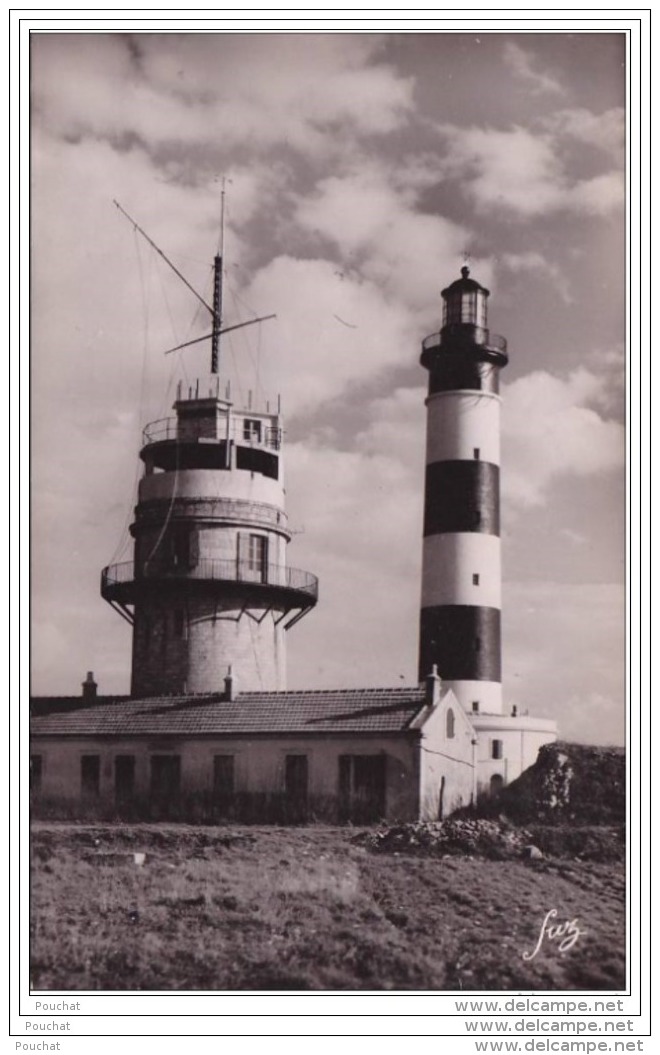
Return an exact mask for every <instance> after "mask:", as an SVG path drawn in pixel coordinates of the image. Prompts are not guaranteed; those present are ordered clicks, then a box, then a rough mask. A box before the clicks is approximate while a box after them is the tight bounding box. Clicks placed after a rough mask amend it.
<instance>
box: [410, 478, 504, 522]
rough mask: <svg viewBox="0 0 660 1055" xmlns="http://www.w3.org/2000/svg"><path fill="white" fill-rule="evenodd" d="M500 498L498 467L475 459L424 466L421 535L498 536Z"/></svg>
mask: <svg viewBox="0 0 660 1055" xmlns="http://www.w3.org/2000/svg"><path fill="white" fill-rule="evenodd" d="M499 496H500V470H499V466H497V465H493V464H492V463H491V462H484V461H476V460H474V461H451V462H432V463H431V464H430V465H427V466H426V484H425V498H424V535H425V536H426V535H440V534H442V533H444V532H449V531H452V532H455V531H480V532H483V533H484V534H487V535H499V533H500V499H499Z"/></svg>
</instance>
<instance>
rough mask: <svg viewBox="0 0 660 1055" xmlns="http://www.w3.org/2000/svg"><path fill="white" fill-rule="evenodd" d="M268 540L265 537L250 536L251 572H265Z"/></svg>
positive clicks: (249, 557)
mask: <svg viewBox="0 0 660 1055" xmlns="http://www.w3.org/2000/svg"><path fill="white" fill-rule="evenodd" d="M267 543H268V539H267V538H265V536H264V535H250V541H249V545H248V568H249V569H250V571H258V572H263V571H264V570H265V567H266V549H267Z"/></svg>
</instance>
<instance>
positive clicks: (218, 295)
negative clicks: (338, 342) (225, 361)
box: [113, 176, 277, 374]
mask: <svg viewBox="0 0 660 1055" xmlns="http://www.w3.org/2000/svg"><path fill="white" fill-rule="evenodd" d="M225 182H226V177H225V176H223V177H222V190H221V194H220V203H221V205H220V237H219V241H218V251H217V253H216V254H215V258H214V261H213V307H211V305H210V304H208V303H207V302H206V301H205V300H204V298H203V297H202V296H201V295H200V294H199V293H198V292H197V290H196V289H195V288H194V286H192V285H191V283H190V282H189V281H188V279H187V278H186V277H185V276H184V275H182V274H181V272H180V271H179V269H178V268H177V267H176V266H175V265H174V264H173V263H172V261H171V260H170V259H169V257H167V256H166V255H165V253H164V252H163V250H162V249H160V247H159V246H157V245H156V243H155V242H154V241H153V239H151V238H150V237H149V235H148V234H147V233H146V231H143V230H142V228H141V227H140V225H139V224H138V223H136V221H135V220H134V219H133V217H132V216H129V214H128V213H127V212H126V210H125V209H124V208H123V207H122V206H121V205H120V204H119V202H118V201H117V200H116V199H114V200H113V201H114V204H115V205H116V206H117V208H118V209H119V211H120V213H122V214H123V215H124V216H125V217H126V219H127V220H128V221H129V223H131V224H132V225H133V228H134V230H136V231H137V232H138V234H140V235H142V237H143V238H144V239H145V241H147V242H148V243H149V245H150V246H151V247H152V249H155V250H156V252H157V253H158V255H159V256H161V257H162V258H163V260H164V261H165V263H166V264H167V265H168V266H169V267H170V268H171V269H172V271H174V274H175V275H176V276H177V277H178V278H179V279H180V280H181V281H182V282H183V284H184V286H186V288H187V289H189V290H190V292H191V293H192V294H193V295H194V296H195V297H196V298H197V300H198V301H199V302H200V304H202V305H203V306H204V307H205V308H206V310H207V311H208V312H209V314H210V315H211V320H212V321H211V332H210V333H206V334H204V336H203V337H195V338H194V339H193V340H192V341H184V342H183V344H177V345H175V347H174V348H168V349H167V350H166V351H165V352H164V354H165V355H170V354H171V353H172V352H178V351H181V349H182V348H189V347H190V346H191V345H193V344H200V343H201V341H208V340H210V341H211V373H212V374H217V373H218V368H219V364H220V338H221V337H222V335H223V334H225V333H230V332H231V331H232V330H240V329H242V327H244V326H253V325H254V324H255V323H257V322H266V321H267V320H268V319H275V318H276V317H277V316H276V315H261V316H259V317H258V318H256V319H248V320H247V321H246V322H237V323H234V325H233V326H223V325H222V256H223V252H224V227H225ZM229 182H231V180H230V181H229Z"/></svg>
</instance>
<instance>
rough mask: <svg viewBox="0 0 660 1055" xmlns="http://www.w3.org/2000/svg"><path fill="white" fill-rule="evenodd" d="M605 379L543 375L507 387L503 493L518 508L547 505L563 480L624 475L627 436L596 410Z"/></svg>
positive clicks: (576, 374)
mask: <svg viewBox="0 0 660 1055" xmlns="http://www.w3.org/2000/svg"><path fill="white" fill-rule="evenodd" d="M604 389H605V379H604V378H603V377H599V376H598V375H597V374H595V373H593V372H591V371H589V370H586V369H584V368H582V367H581V368H578V369H577V370H574V371H573V372H572V373H570V374H569V375H568V376H567V377H565V378H560V377H555V376H553V375H552V374H549V373H547V372H546V371H542V370H538V371H535V372H534V373H532V374H528V375H526V376H525V377H521V378H519V379H518V380H517V381H514V382H512V383H511V384H509V385H506V386H505V387H504V390H503V398H504V400H505V404H506V414H505V415H504V416H503V425H502V441H503V455H502V458H503V462H504V463H505V464H506V473H505V474H504V477H503V492H504V495H505V496H506V498H507V500H508V501H509V503H510V505H511V507H513V508H519V509H520V508H525V507H532V506H536V505H542V504H543V503H544V502H545V501H546V500H547V495H548V489H549V487H550V485H551V483H552V482H553V481H554V480H555V479H558V478H559V477H561V476H577V477H584V476H589V475H591V474H594V473H603V472H608V471H612V470H618V469H621V468H622V466H623V464H624V456H625V430H624V427H623V425H621V424H620V423H619V422H617V421H613V420H609V419H607V418H605V417H603V416H602V415H601V414H599V413H598V411H597V410H595V409H593V405H592V404H593V403H594V401H597V400H598V399H599V398H601V395H602V393H603V391H604Z"/></svg>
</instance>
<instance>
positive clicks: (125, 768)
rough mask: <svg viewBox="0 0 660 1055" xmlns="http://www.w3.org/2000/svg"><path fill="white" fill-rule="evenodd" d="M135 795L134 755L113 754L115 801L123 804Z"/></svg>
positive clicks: (120, 804) (119, 804)
mask: <svg viewBox="0 0 660 1055" xmlns="http://www.w3.org/2000/svg"><path fill="white" fill-rule="evenodd" d="M134 795H135V755H115V802H116V803H117V805H118V806H125V805H126V804H127V803H129V802H132V800H133V796H134Z"/></svg>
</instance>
